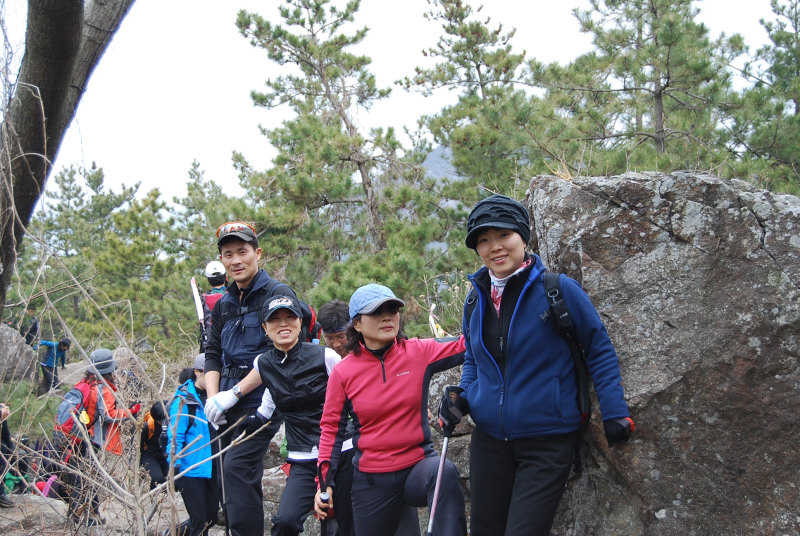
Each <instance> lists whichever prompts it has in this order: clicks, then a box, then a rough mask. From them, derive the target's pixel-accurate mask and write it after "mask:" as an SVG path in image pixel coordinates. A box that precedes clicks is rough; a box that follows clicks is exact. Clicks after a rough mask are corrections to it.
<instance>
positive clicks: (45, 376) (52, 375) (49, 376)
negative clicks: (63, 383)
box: [42, 365, 59, 392]
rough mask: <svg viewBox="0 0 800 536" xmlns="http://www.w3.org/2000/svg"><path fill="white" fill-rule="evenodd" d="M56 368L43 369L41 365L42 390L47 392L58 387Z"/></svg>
mask: <svg viewBox="0 0 800 536" xmlns="http://www.w3.org/2000/svg"><path fill="white" fill-rule="evenodd" d="M58 383H59V382H58V367H45V366H44V365H42V389H43V390H44V391H45V392H47V391H49V390H50V389H52V388H54V387H58Z"/></svg>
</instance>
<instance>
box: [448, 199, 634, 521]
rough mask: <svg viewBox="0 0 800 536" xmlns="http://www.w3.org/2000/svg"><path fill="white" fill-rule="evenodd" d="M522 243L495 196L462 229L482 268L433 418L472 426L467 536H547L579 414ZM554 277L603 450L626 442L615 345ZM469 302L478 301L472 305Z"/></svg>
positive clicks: (524, 235)
mask: <svg viewBox="0 0 800 536" xmlns="http://www.w3.org/2000/svg"><path fill="white" fill-rule="evenodd" d="M529 238H530V223H529V218H528V211H527V210H526V209H525V208H524V207H523V206H522V205H521V204H520V203H518V202H517V201H514V200H513V199H510V198H508V197H505V196H502V195H494V196H492V197H489V198H487V199H484V200H482V201H480V202H478V203H477V204H476V205H475V207H474V208H473V209H472V212H471V213H470V215H469V219H468V221H467V237H466V240H465V242H466V245H467V247H469V248H471V249H474V250H475V252H476V253H477V254H478V256H479V257H480V259H481V260H482V261H483V264H484V266H483V267H482V268H481V269H480V270H478V271H477V272H476V273H474V274H472V275H470V276H469V279H470V281H471V282H472V284H473V285H474V287H475V291H476V292H477V296H474V292H473V293H471V296H472V297H471V298H468V300H467V305H466V306H465V309H464V310H465V315H464V318H463V333H464V336H465V338H466V359H465V362H464V368H463V373H462V376H461V382H460V386H459V387H456V386H450V387H448V388H447V389H446V391H445V395H444V397H443V401H442V405H441V406H440V412H441V413H444V415H442V417H443V420H444V421H451V422H452V425H455V423H456V422H458V420H459V419H460V415H462V414H467V413H469V414H470V415H471V416H472V420H473V421H474V422H475V426H476V428H475V430H474V431H473V432H472V438H471V445H470V491H471V494H472V514H471V518H470V533H471V534H472V535H473V536H499V535H503V534H505V535H515V534H530V535H547V534H550V528H551V526H552V524H553V519H554V516H555V512H556V508H557V506H558V503H559V501H560V500H561V495H562V493H563V491H564V487H565V485H566V482H567V478H568V476H569V473H570V469H571V468H572V466H573V462H574V461H575V456H576V450H577V441H578V430H579V428H580V426H581V411H580V410H579V408H578V402H577V399H578V398H577V397H578V388H577V384H576V374H575V362H574V361H573V356H572V352H571V350H570V346H569V343H568V342H567V340H566V339H565V338H564V337H562V336H561V335H559V334H558V333H557V332H556V331H555V327H554V324H553V321H552V319H550V318H548V316H547V314H548V313H549V311H550V303H549V302H548V297H547V296H546V294H545V286H544V281H543V274H544V272H545V267H544V266H543V265H542V261H541V260H540V259H539V257H538V256H536V255H532V254H529V253H527V252H526V251H525V247H526V245H527V243H528V240H529ZM559 277H560V279H559V281H560V286H561V293H562V294H563V298H564V300H565V301H566V304H567V306H568V309H569V314H570V316H571V317H572V320H573V324H574V326H575V333H576V335H577V339H578V341H579V342H580V345H581V347H582V348H583V350H584V352H585V355H586V362H587V364H588V369H589V373H590V374H591V377H592V380H593V381H594V386H595V389H596V391H597V398H598V400H599V401H600V408H601V410H602V413H603V418H604V419H605V421H604V428H605V434H606V438H607V439H608V444H609V446H612V445H614V444H616V443H620V442H623V441H626V440H627V439H628V438H629V437H630V435H631V432H632V431H633V420H631V418H630V416H629V412H628V406H627V404H626V402H625V398H624V395H623V390H622V384H621V379H620V370H619V362H618V360H617V354H616V352H615V351H614V346H613V345H612V343H611V340H610V339H609V337H608V332H607V331H606V328H605V326H604V325H603V322H602V320H601V319H600V316H599V315H598V314H597V311H596V310H595V308H594V306H593V305H592V303H591V301H589V297H588V296H587V295H586V293H585V292H584V291H583V289H581V287H580V285H579V284H578V283H577V282H576V281H574V280H573V279H570V278H568V277H566V276H565V275H561V276H559ZM471 299H474V300H476V301H475V304H474V305H472V306H471V305H470V300H471ZM511 328H513V329H511ZM441 413H440V414H441Z"/></svg>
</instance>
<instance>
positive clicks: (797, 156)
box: [731, 0, 800, 193]
mask: <svg viewBox="0 0 800 536" xmlns="http://www.w3.org/2000/svg"><path fill="white" fill-rule="evenodd" d="M770 4H771V6H772V11H773V13H774V15H775V19H774V20H772V21H766V20H764V19H762V20H761V24H762V26H763V27H764V29H765V30H766V31H767V34H768V35H769V39H770V41H771V43H770V44H767V45H765V46H763V47H762V48H760V49H759V50H758V51H757V52H756V54H755V57H754V58H753V60H752V61H751V62H750V63H748V64H747V65H746V66H745V68H744V71H743V74H744V76H745V78H746V79H748V80H749V81H751V82H752V83H753V85H752V87H750V88H748V89H746V90H745V91H743V92H742V95H741V96H740V98H739V99H738V100H737V101H736V103H735V106H733V107H732V109H731V116H732V123H731V125H732V126H731V133H732V135H731V149H732V152H733V153H734V154H736V155H737V156H740V157H741V158H742V159H743V160H744V165H743V166H741V168H740V169H741V173H746V174H749V175H755V176H756V177H757V179H758V181H759V182H761V184H762V185H763V186H767V187H770V188H775V189H778V190H784V191H788V192H792V193H797V192H798V191H799V190H800V115H799V114H800V2H798V0H790V1H788V2H780V1H778V0H772V1H771V2H770Z"/></svg>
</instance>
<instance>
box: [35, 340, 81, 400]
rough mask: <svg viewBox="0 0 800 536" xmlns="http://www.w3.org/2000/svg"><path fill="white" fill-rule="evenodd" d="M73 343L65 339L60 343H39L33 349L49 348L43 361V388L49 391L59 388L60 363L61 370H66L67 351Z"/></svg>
mask: <svg viewBox="0 0 800 536" xmlns="http://www.w3.org/2000/svg"><path fill="white" fill-rule="evenodd" d="M71 344H72V341H70V340H69V338H67V337H64V338H63V339H61V340H60V341H58V342H56V341H39V344H37V345H35V346H34V347H33V349H34V350H35V349H37V348H38V347H39V346H45V347H47V353H46V354H45V356H44V361H42V363H41V366H42V388H43V389H44V390H45V391H49V390H50V389H52V388H53V387H58V383H59V381H58V362H59V361H60V362H61V368H62V369H64V368H66V361H67V350H69V347H70V345H71Z"/></svg>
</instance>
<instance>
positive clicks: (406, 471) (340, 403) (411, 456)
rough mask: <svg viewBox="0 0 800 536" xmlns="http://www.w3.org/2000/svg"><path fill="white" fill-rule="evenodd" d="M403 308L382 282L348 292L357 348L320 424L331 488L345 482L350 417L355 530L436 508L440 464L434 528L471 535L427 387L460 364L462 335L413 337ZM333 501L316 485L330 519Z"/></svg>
mask: <svg viewBox="0 0 800 536" xmlns="http://www.w3.org/2000/svg"><path fill="white" fill-rule="evenodd" d="M404 305H405V302H403V300H401V299H399V298H398V297H397V296H395V294H394V292H392V290H391V289H389V288H388V287H385V286H383V285H378V284H375V283H371V284H369V285H364V286H362V287H359V288H358V289H357V290H356V291H355V292H354V293H353V295H352V296H351V298H350V307H349V309H350V320H351V324H350V326H349V327H348V328H347V337H348V349H349V350H350V354H349V355H348V356H347V357H346V358H345V359H343V360H342V362H341V363H340V364H339V365H337V366H336V367H335V368H334V369H333V373H332V374H331V379H330V381H329V382H328V393H327V396H326V399H325V410H324V412H323V415H322V421H321V423H320V425H321V427H322V435H321V437H320V441H319V473H320V476H321V481H322V482H323V483H324V484H328V485H329V487H328V488H327V491H328V493H329V494H330V493H333V492H334V491H335V490H336V489H337V488H338V487H339V479H338V476H336V473H337V471H338V470H340V468H341V467H342V464H343V463H345V462H344V461H343V459H342V456H341V452H340V451H341V444H342V441H343V431H344V430H346V428H347V426H346V424H347V422H348V421H349V419H350V416H351V415H352V422H353V425H354V426H355V432H354V436H353V437H354V440H355V441H354V443H355V445H356V450H357V452H356V455H355V456H354V458H353V465H355V471H354V474H353V484H352V490H351V492H350V495H351V497H352V501H353V518H354V526H355V532H356V534H394V533H396V531H397V530H398V527H399V526H401V524H404V523H405V522H406V512H407V511H408V508H409V507H423V506H428V507H430V499H431V497H429V494H428V491H429V489H430V483H431V482H434V481H436V479H437V470H439V471H443V472H441V473H440V474H441V480H440V494H439V496H438V497H439V498H438V502H437V508H438V510H437V512H439V513H440V515H438V516H436V518H435V520H434V523H435V525H434V528H435V532H436V534H440V535H444V536H463V535H465V534H466V532H467V522H466V517H465V513H464V493H463V490H462V489H461V484H460V482H459V477H458V471H457V470H456V468H455V466H454V465H453V464H452V463H451V462H449V461H447V462H446V464H445V465H444V466H442V467H443V469H440V467H439V464H440V458H439V456H437V455H436V452H435V451H434V449H433V444H432V442H431V430H430V426H429V424H428V415H427V400H428V394H427V393H428V381H429V379H430V377H431V375H433V374H434V373H435V372H439V371H442V370H446V369H448V368H452V367H455V366H458V365H459V364H461V362H462V361H463V350H464V340H463V338H458V339H456V338H450V339H407V338H406V337H405V335H403V333H402V331H401V329H400V308H401V307H403V306H404ZM334 484H335V485H334ZM321 488H322V489H323V490H324V489H325V486H324V485H321ZM334 505H335V503H334V504H331V503H329V502H324V501H323V500H322V498H321V493H320V492H319V491H318V492H317V497H316V499H315V510H316V512H317V515H319V516H320V517H322V518H325V516H326V510H327V508H328V507H330V506H334ZM337 515H338V510H337ZM417 530H418V529H417ZM414 532H417V531H416V530H415V531H414ZM397 533H400V532H397ZM403 533H404V532H403Z"/></svg>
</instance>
